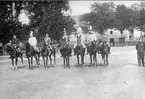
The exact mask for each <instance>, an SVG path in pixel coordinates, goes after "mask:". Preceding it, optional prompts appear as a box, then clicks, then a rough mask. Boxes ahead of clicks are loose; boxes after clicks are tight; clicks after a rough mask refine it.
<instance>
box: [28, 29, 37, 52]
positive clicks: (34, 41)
mask: <svg viewBox="0 0 145 99" xmlns="http://www.w3.org/2000/svg"><path fill="white" fill-rule="evenodd" d="M28 42H29V44H30V45H31V46H32V47H33V48H34V50H35V51H36V52H39V48H38V47H37V39H36V38H35V37H34V36H33V31H30V38H29V40H28Z"/></svg>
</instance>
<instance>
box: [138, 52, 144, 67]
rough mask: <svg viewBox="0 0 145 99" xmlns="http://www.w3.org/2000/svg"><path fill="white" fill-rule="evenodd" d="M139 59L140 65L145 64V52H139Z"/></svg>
mask: <svg viewBox="0 0 145 99" xmlns="http://www.w3.org/2000/svg"><path fill="white" fill-rule="evenodd" d="M137 60H138V65H141V63H142V65H143V66H144V53H143V52H137Z"/></svg>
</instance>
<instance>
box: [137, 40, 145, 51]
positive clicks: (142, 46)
mask: <svg viewBox="0 0 145 99" xmlns="http://www.w3.org/2000/svg"><path fill="white" fill-rule="evenodd" d="M136 50H137V52H142V53H144V51H145V44H144V43H143V42H138V43H137V44H136Z"/></svg>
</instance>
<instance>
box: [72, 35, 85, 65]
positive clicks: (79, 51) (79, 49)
mask: <svg viewBox="0 0 145 99" xmlns="http://www.w3.org/2000/svg"><path fill="white" fill-rule="evenodd" d="M74 53H76V57H77V62H78V65H79V56H81V62H82V64H84V55H85V48H84V47H83V46H82V44H81V36H77V45H76V47H75V48H74Z"/></svg>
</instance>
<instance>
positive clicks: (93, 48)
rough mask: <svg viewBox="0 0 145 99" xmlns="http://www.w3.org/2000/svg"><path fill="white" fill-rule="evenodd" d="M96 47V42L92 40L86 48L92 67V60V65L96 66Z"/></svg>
mask: <svg viewBox="0 0 145 99" xmlns="http://www.w3.org/2000/svg"><path fill="white" fill-rule="evenodd" d="M98 50H99V49H98V46H97V44H96V41H95V40H93V41H91V43H90V46H88V47H87V52H88V53H89V56H90V64H91V65H92V58H93V63H94V64H96V66H97V52H98Z"/></svg>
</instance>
